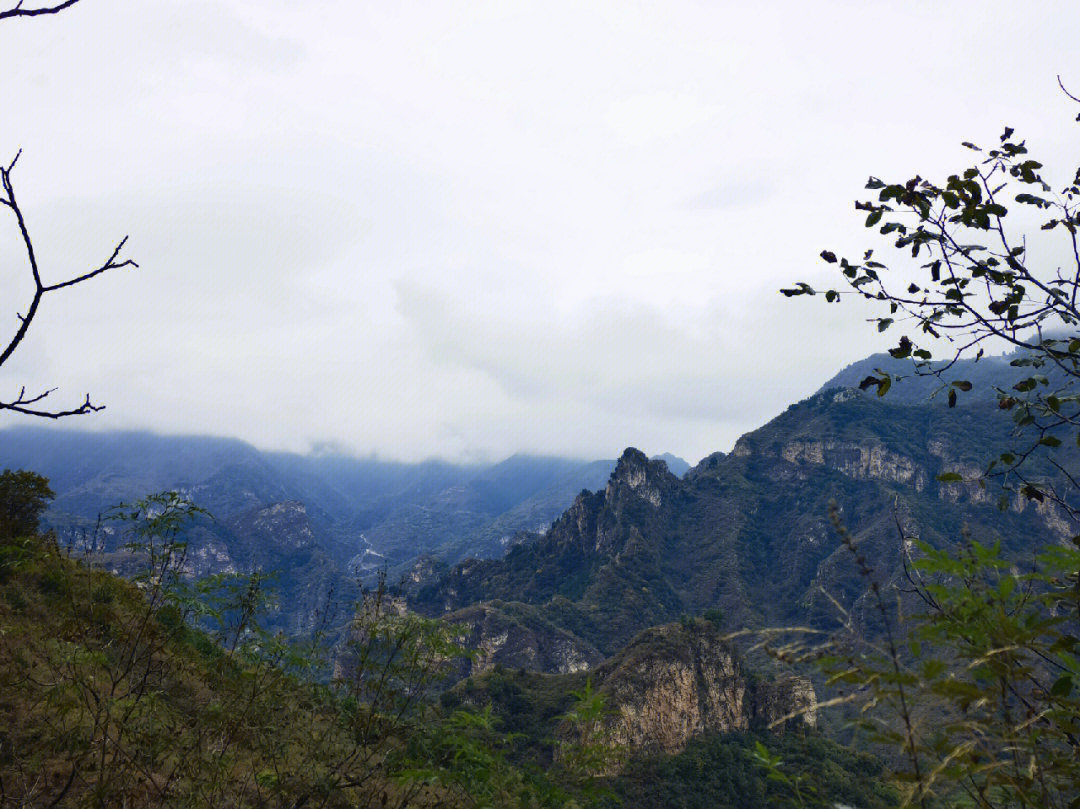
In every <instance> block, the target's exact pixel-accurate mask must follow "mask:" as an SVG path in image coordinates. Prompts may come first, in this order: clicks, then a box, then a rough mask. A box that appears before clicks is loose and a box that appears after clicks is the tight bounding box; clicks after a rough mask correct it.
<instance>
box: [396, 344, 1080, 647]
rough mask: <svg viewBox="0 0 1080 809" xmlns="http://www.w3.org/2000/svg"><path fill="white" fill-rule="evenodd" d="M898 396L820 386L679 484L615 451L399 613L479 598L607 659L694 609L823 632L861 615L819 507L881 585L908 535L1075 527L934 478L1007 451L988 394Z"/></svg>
mask: <svg viewBox="0 0 1080 809" xmlns="http://www.w3.org/2000/svg"><path fill="white" fill-rule="evenodd" d="M865 362H866V363H867V364H870V363H875V364H878V363H879V358H870V359H869V360H867V361H865ZM978 368H979V369H980V371H981V370H982V369H985V368H991V369H993V370H994V372H995V374H996V375H993V374H992V375H991V377H990V378H991V380H993V381H995V382H996V383H1002V382H1003V381H1005V380H1003V378H1002V375H1003V374H1005V373H1006V372H1007V371H1015V369H1012V368H1011V367H1010V366H1009V365H1008V363H987V362H986V361H985V360H984V361H983V362H982V363H981V364H979V365H978ZM863 370H864V369H863V368H858V369H854V370H852V369H849V370H848V371H847V372H845V374H844V375H841V377H840V378H839V379H840V381H841V383H843V382H845V381H848V380H854V379H855V377H856V376H858V375H859V374H861V373H863ZM957 370H958V371H959V372H962V373H968V374H972V373H973V372H974V370H975V368H973V367H970V366H969V367H964V366H962V365H961V366H958V368H957ZM856 384H857V382H856ZM903 384H906V383H901V385H900V387H902V386H903ZM909 401H910V400H909V399H907V398H904V397H900V398H898V399H896V400H894V399H893V398H892V396H891V394H890V395H889V396H886V397H884V398H878V397H877V396H875V395H873V393H864V392H861V391H859V390H858V389H857V388H852V387H835V386H830V387H829V388H828V389H826V390H823V391H822V392H819V393H818V394H815V395H814V396H812V397H810V398H809V399H807V400H805V401H803V402H800V403H798V404H795V405H792V406H791V407H790V408H788V410H787V411H786V412H785V413H783V414H781V415H780V416H778V417H777V418H776V419H774V420H773V421H771V422H769V423H768V424H766V425H765V426H763V427H761V428H760V429H758V430H755V431H753V432H751V433H749V434H747V435H745V436H743V437H742V438H740V439H739V441H738V442H737V443H736V445H735V447H734V449H733V450H732V451H731V452H730V453H729V454H726V455H725V454H722V453H716V454H714V455H711V456H709V457H707V458H705V459H703V460H702V462H701V463H699V464H698V465H697V466H696V467H694V468H693V469H691V470H690V471H689V472H688V473H687V474H686V475H685V476H684V477H683V478H681V479H680V478H677V477H676V476H674V475H672V474H671V473H670V472H669V471H668V469H667V467H666V465H665V464H663V463H661V462H659V461H652V460H649V459H648V458H647V457H646V456H645V455H644V454H642V453H641V452H639V451H637V450H635V449H628V450H626V452H625V453H624V454H623V455H622V457H621V458H620V459H619V461H618V464H617V465H616V468H615V470H614V472H613V473H612V475H611V477H610V479H609V481H608V483H607V485H606V487H605V488H604V489H602V490H599V491H593V492H584V493H582V494H581V495H580V496H579V497H578V498H577V500H575V502H574V504H573V505H572V506H571V507H570V508H569V509H568V510H567V511H566V512H565V513H564V514H563V515H562V516H561V517H560V518H559V519H558V520H556V521H555V522H554V523H553V524H552V526H551V528H550V529H549V530H548V531H547V532H546V533H544V534H543V535H535V536H533V537H531V538H530V539H528V540H527V541H523V542H520V543H519V544H517V545H515V546H514V547H513V548H511V550H510V551H509V552H508V553H507V555H506V556H505V557H504V558H502V559H498V560H476V561H466V562H463V563H461V564H458V565H456V566H454V567H452V568H451V569H449V570H448V571H445V572H443V573H441V574H438V575H436V576H433V577H431V578H429V579H428V580H426V581H424V580H421V581H419V582H418V583H417V586H415V587H414V588H413V590H412V594H411V598H412V603H413V604H414V605H415V606H416V608H418V609H421V610H424V611H427V612H429V613H431V614H450V615H454V614H455V611H457V610H461V609H463V608H465V607H467V606H469V605H471V604H476V603H480V602H483V603H484V604H485V605H486V606H488V607H489V608H490V609H499V610H503V611H504V612H506V611H508V610H510V609H512V608H513V609H518V610H519V611H520V609H521V608H520V607H517V606H515V605H525V606H527V607H529V608H530V610H531V611H532V613H531V614H532V615H533V616H534V617H533V621H534V622H535V621H539V620H541V619H542V620H543V621H546V622H548V623H549V624H550V625H552V626H554V627H557V628H558V629H560V630H565V631H567V632H570V633H572V634H573V635H574V636H576V637H577V638H579V639H580V642H581V644H582V648H587V647H590V646H591V647H594V648H595V649H597V650H599V652H600V653H602V654H604V655H610V654H614V653H615V652H617V651H618V650H619V649H620V648H622V647H623V646H624V645H625V644H626V643H628V642H629V641H630V640H631V638H633V637H634V636H635V635H636V633H638V632H640V631H641V630H643V629H645V628H647V627H649V626H653V625H657V624H661V623H664V622H667V621H671V620H674V619H675V618H677V617H678V616H679V615H681V614H688V615H701V614H702V613H703V612H704V611H705V610H707V609H714V608H715V609H720V610H722V612H723V614H724V615H725V616H726V617H725V621H726V625H727V626H728V627H729V628H731V629H738V628H740V627H743V626H747V627H761V626H784V625H793V624H804V623H807V622H809V623H811V624H814V625H818V626H832V625H835V621H836V619H837V616H838V613H837V612H836V609H835V607H834V606H833V601H832V600H833V599H835V601H836V603H838V604H840V605H841V606H842V607H843V608H844V609H846V610H849V611H851V612H852V613H853V614H854V615H855V616H856V618H865V614H866V609H865V608H866V604H867V601H868V598H867V596H868V592H869V581H868V580H866V579H865V578H864V577H861V576H860V574H859V571H858V568H857V565H856V564H855V560H854V559H853V558H852V557H853V555H852V554H851V553H850V552H849V551H848V550H847V549H845V548H843V547H842V546H840V545H839V543H838V542H837V539H836V533H835V531H834V529H833V527H832V525H831V524H830V516H829V512H830V508H829V506H830V502H834V501H835V502H836V503H837V504H838V516H839V519H841V520H842V521H843V522H844V524H845V525H846V526H847V528H848V529H849V530H850V531H851V533H852V535H853V536H854V537H855V538H856V540H857V542H858V544H859V549H860V553H861V554H863V555H864V556H865V557H866V559H867V560H868V561H869V564H870V565H871V567H872V568H873V570H874V574H873V575H874V577H875V578H876V579H877V580H878V581H879V582H881V583H882V584H884V583H888V582H895V581H899V580H901V578H902V576H903V575H904V557H905V553H907V552H910V551H911V547H912V546H911V543H910V539H911V538H912V537H919V538H921V539H923V540H926V541H928V542H930V543H931V544H934V545H944V544H948V543H951V542H955V541H959V540H960V539H961V537H962V534H963V531H964V530H967V531H969V532H970V533H971V534H972V535H973V536H975V537H976V538H978V539H980V540H981V541H984V542H992V541H995V540H1000V541H1001V542H1002V543H1003V545H1004V546H1005V548H1006V549H1007V550H1009V551H1011V552H1013V553H1014V554H1017V555H1022V554H1024V553H1025V552H1029V551H1030V550H1031V548H1032V547H1033V546H1037V545H1041V544H1044V543H1047V542H1063V541H1065V540H1067V539H1068V538H1069V537H1071V536H1072V535H1073V533H1075V531H1074V529H1073V527H1072V525H1071V524H1070V523H1069V521H1068V520H1067V519H1066V517H1065V515H1064V514H1063V513H1062V511H1061V510H1060V509H1058V508H1057V507H1055V506H1053V505H1052V504H1050V503H1049V502H1046V503H1041V502H1034V501H1028V500H1025V499H1020V498H1017V497H1010V498H1009V499H1008V501H1007V503H1006V505H1007V508H1006V510H1005V511H1001V510H999V508H998V507H997V501H998V494H997V493H995V492H993V491H992V485H991V486H990V487H988V488H987V489H985V490H984V489H982V488H980V487H979V486H978V485H976V484H974V483H970V484H964V483H961V484H956V483H941V482H939V481H938V480H937V476H938V475H939V474H941V473H943V472H959V473H961V474H962V475H963V476H964V477H973V476H975V475H977V474H978V473H979V472H980V471H981V470H982V469H983V468H984V467H985V464H986V462H987V460H989V458H991V457H993V456H994V455H995V454H997V453H998V452H1000V451H1001V450H1002V449H1003V448H1004V447H1005V446H1006V444H1007V441H1008V436H1007V432H1008V428H1009V426H1010V423H1009V420H1008V418H1007V416H1006V415H1004V414H1002V413H1000V412H999V411H998V409H997V407H996V405H995V404H994V403H993V402H992V401H988V400H981V401H980V400H978V399H974V400H969V401H968V403H967V404H966V405H964V406H961V407H957V408H954V409H950V408H948V407H946V406H945V403H944V402H943V401H940V400H937V401H933V402H930V403H926V402H923V401H919V402H917V403H914V402H913V403H909ZM1060 452H1062V453H1064V455H1063V456H1062V457H1061V459H1062V460H1066V462H1065V464H1064V465H1065V466H1066V468H1068V467H1069V466H1070V464H1073V463H1075V462H1076V460H1077V458H1075V457H1073V456H1075V455H1077V450H1075V449H1067V448H1064V447H1063V448H1061V450H1060ZM1069 457H1072V458H1073V460H1072V461H1068V460H1067V458H1069ZM1046 469H1047V467H1044V469H1043V471H1046ZM421 578H422V577H421ZM507 644H511V645H512V641H511V640H508V641H507Z"/></svg>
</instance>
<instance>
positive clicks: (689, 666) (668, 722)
mask: <svg viewBox="0 0 1080 809" xmlns="http://www.w3.org/2000/svg"><path fill="white" fill-rule="evenodd" d="M593 679H594V682H595V683H596V684H598V688H599V691H600V692H601V693H602V694H604V695H605V697H606V698H607V707H608V708H609V709H610V710H611V711H612V713H611V717H610V719H609V720H608V721H607V730H608V736H609V740H610V742H611V743H612V744H614V745H618V746H619V747H621V748H623V749H624V750H625V751H626V752H627V753H629V754H631V755H638V754H643V753H644V754H655V753H665V754H672V753H677V752H680V751H681V750H683V749H684V748H685V747H686V745H687V743H688V742H689V741H690V740H691V739H692V738H694V737H695V736H701V735H703V734H710V733H727V732H730V731H740V730H747V729H749V728H750V727H756V726H765V727H769V726H775V729H779V730H783V728H784V727H785V726H786V725H785V719H786V720H787V722H790V723H794V724H806V725H809V726H813V725H814V724H815V723H816V719H817V717H816V706H817V699H816V695H815V693H814V688H813V686H812V685H811V683H810V682H809V680H806V679H805V678H797V677H796V678H786V679H783V680H777V681H764V682H763V681H760V680H758V679H756V678H754V679H751V678H748V676H747V675H746V673H745V671H744V666H743V663H742V661H741V660H740V658H739V656H738V654H737V653H736V652H735V650H734V649H733V648H732V647H731V646H730V645H728V644H727V643H725V642H724V641H723V640H722V639H721V637H720V635H719V633H718V632H717V631H716V629H715V628H713V626H712V625H711V624H709V623H707V622H705V621H701V620H699V621H692V622H684V623H674V624H666V625H663V626H659V627H654V628H652V629H649V630H646V631H645V632H643V633H641V634H640V635H638V636H637V637H636V638H635V639H634V640H633V641H632V642H631V643H630V644H629V645H628V646H627V647H626V648H625V649H623V650H622V651H621V652H619V654H617V655H616V656H615V657H614V658H612V659H611V660H609V661H607V662H605V663H604V664H602V665H601V666H599V667H598V668H597V669H596V670H595V672H594V674H593ZM777 723H779V724H777Z"/></svg>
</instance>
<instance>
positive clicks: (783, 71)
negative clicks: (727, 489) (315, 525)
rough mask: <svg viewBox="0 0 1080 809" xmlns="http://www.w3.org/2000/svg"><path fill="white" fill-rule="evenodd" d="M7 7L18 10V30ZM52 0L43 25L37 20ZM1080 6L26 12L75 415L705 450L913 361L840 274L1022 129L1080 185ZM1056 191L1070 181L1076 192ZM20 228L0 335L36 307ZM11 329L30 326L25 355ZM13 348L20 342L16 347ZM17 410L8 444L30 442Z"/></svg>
mask: <svg viewBox="0 0 1080 809" xmlns="http://www.w3.org/2000/svg"><path fill="white" fill-rule="evenodd" d="M10 5H12V3H10V2H2V0H0V8H6V7H8V6H10ZM26 5H27V6H29V5H32V3H31V2H30V0H27V3H26ZM1077 31H1080V4H1077V3H1076V2H1074V1H1073V0H1070V1H1069V2H1039V1H1038V0H1035V1H1034V2H1027V3H1016V2H1014V0H1010V1H1009V2H992V1H988V0H981V2H940V0H939V1H936V2H923V0H912V2H905V3H893V2H879V1H877V0H860V1H859V2H816V3H807V2H804V1H803V0H800V2H756V3H744V2H683V1H682V0H665V2H662V3H635V2H618V3H592V2H567V3H563V2H556V1H555V0H545V1H544V2H520V3H516V2H507V1H506V0H502V1H501V2H483V0H472V2H464V3H454V2H398V1H395V2H358V1H357V0H309V1H308V2H304V3H297V2H288V1H287V0H153V2H147V0H81V2H80V3H78V4H77V5H76V6H75V7H73V8H71V9H69V10H67V11H65V12H63V13H61V14H59V15H56V16H54V17H41V18H35V19H15V20H7V21H0V159H4V160H5V161H6V160H8V159H10V158H11V157H13V156H14V154H15V152H16V151H17V150H18V149H20V148H21V149H22V150H23V153H22V156H21V158H20V160H19V163H18V165H17V167H16V169H15V171H14V175H13V180H14V183H15V188H16V193H17V195H18V200H19V203H20V206H21V207H22V209H23V211H24V214H25V216H26V218H27V223H28V226H29V228H30V232H31V235H32V238H33V240H34V246H35V249H36V251H37V253H38V254H39V258H40V263H41V266H42V272H43V276H44V279H45V281H46V283H50V282H54V281H59V280H63V279H65V278H67V277H70V276H72V275H77V274H79V273H80V272H85V271H87V270H89V269H92V268H93V267H95V266H97V265H99V264H100V263H101V262H102V261H103V260H104V259H105V258H106V257H107V256H108V254H109V253H110V252H111V250H112V248H113V247H114V246H115V244H116V242H117V241H118V240H119V239H120V238H121V237H123V236H124V235H128V236H129V237H130V239H129V241H128V244H127V246H126V248H125V253H124V255H125V256H126V257H130V258H132V259H134V260H136V261H137V262H138V263H139V268H138V269H137V270H135V269H121V270H117V271H114V272H111V273H109V274H106V275H104V276H101V277H99V278H95V279H93V280H92V281H91V282H89V283H87V284H84V285H80V286H77V287H73V288H70V289H65V290H60V291H57V292H55V293H50V294H49V295H48V296H46V298H45V299H44V300H43V303H42V307H41V309H40V310H39V314H38V316H37V318H35V320H34V322H33V326H32V329H31V330H30V332H29V335H28V337H27V339H26V340H25V341H24V343H23V344H22V345H21V346H20V348H19V350H18V351H17V352H16V354H14V355H13V356H12V358H11V359H10V360H9V361H8V362H7V363H5V364H4V366H3V367H2V368H0V395H2V396H7V397H10V396H12V395H13V394H14V393H15V392H17V390H18V388H19V387H20V386H22V385H26V386H27V388H28V390H38V389H46V388H51V387H58V388H59V390H58V391H57V392H56V393H54V394H53V396H52V398H53V400H54V401H55V402H56V403H57V405H69V404H78V403H79V402H81V401H82V398H83V395H84V394H85V393H86V392H90V393H91V394H92V397H93V398H94V400H95V401H99V402H101V403H103V404H105V405H106V406H107V409H106V410H105V411H103V412H101V413H98V414H94V415H91V416H86V417H82V418H81V419H80V420H78V421H77V422H74V421H73V420H72V419H68V420H65V421H64V422H62V423H61V424H60V425H58V426H62V427H65V428H71V427H72V426H78V427H80V428H86V429H98V430H103V429H120V428H124V429H127V428H136V429H151V430H155V431H158V432H164V433H201V434H212V435H223V436H235V437H239V438H242V439H245V440H247V441H250V442H251V443H253V444H255V445H256V446H259V447H262V448H270V449H286V450H291V451H299V452H305V451H309V450H311V449H313V448H319V449H326V448H333V449H336V450H339V451H344V452H349V453H355V454H360V455H368V454H372V453H374V454H377V455H378V456H380V457H385V458H396V459H403V460H418V459H421V458H426V457H441V458H446V459H450V460H457V461H464V460H468V461H475V460H497V459H500V458H502V457H505V456H507V455H510V454H512V453H515V452H530V453H541V454H560V455H569V456H576V457H582V458H598V457H609V458H610V457H615V456H616V455H617V454H618V453H619V452H620V451H621V450H622V449H623V448H624V447H626V446H630V445H633V446H637V447H640V448H641V449H643V450H645V451H647V452H649V453H660V452H673V453H675V454H678V455H681V456H683V457H685V458H687V459H688V460H690V461H691V462H694V461H696V460H698V459H699V458H701V457H702V456H704V455H706V454H708V453H710V452H713V451H716V450H722V451H728V450H730V449H731V446H732V445H733V443H734V441H735V440H736V439H737V438H738V436H739V435H741V434H743V433H745V432H747V431H748V430H751V429H754V428H756V427H758V426H760V425H762V424H763V423H765V422H766V421H767V420H768V419H769V418H771V417H773V416H774V415H776V414H777V413H779V412H781V411H783V410H784V409H785V407H786V406H787V405H788V404H790V403H792V402H794V401H797V400H799V399H802V398H805V397H806V396H808V395H810V394H811V393H813V392H814V391H815V390H816V389H817V388H818V387H819V386H820V385H821V384H822V383H823V382H824V381H825V380H827V379H828V378H829V377H831V376H832V375H833V374H835V373H836V372H837V371H839V370H840V369H841V368H842V367H843V366H845V365H846V364H848V363H851V362H853V361H855V360H858V359H861V358H862V357H864V356H866V355H868V354H870V353H872V352H874V351H880V350H883V349H884V348H886V347H887V346H888V345H891V344H892V343H891V342H890V341H889V340H888V339H887V337H891V336H892V335H884V336H879V335H878V334H877V333H876V331H875V330H874V329H873V328H872V326H870V325H868V324H867V323H866V322H865V320H866V318H868V317H873V316H875V315H877V314H881V313H880V312H877V311H876V310H871V309H867V308H865V307H863V306H861V305H859V304H857V303H852V302H845V303H844V304H842V305H840V306H826V305H825V304H824V302H823V301H821V300H820V299H818V300H806V299H787V298H784V297H783V296H781V295H780V294H779V293H778V289H779V288H780V287H782V286H789V285H791V284H792V283H793V282H794V281H797V280H805V281H808V282H810V283H811V284H815V285H819V286H827V285H829V284H830V283H835V281H836V279H835V278H834V276H833V273H834V272H835V269H831V268H830V267H829V266H828V265H825V264H824V263H823V262H822V261H821V260H820V259H819V258H818V254H819V253H820V252H821V250H822V249H825V248H828V249H831V250H834V251H836V252H837V253H847V254H850V255H853V256H857V255H858V254H861V252H862V250H863V249H865V248H866V247H868V246H876V243H875V242H874V240H873V235H872V234H871V233H870V232H868V231H866V230H864V229H863V227H862V217H860V216H858V215H857V213H856V212H855V211H854V210H853V206H852V201H853V200H854V199H856V198H858V197H860V196H861V195H862V193H863V191H862V189H863V185H864V184H865V182H866V178H867V177H868V176H869V175H875V176H881V177H884V178H886V179H888V178H894V179H906V178H907V177H909V176H911V175H912V174H914V173H920V174H922V175H923V176H930V177H933V176H938V175H943V174H946V173H952V172H955V171H956V170H958V169H961V168H963V167H965V166H966V165H969V162H968V161H969V154H970V153H968V152H967V151H966V150H964V149H963V148H962V147H960V145H959V144H960V142H961V141H964V140H973V141H976V142H982V143H990V142H993V141H994V140H995V139H996V137H997V135H998V134H999V133H1000V132H1001V129H1002V127H1003V126H1004V125H1010V126H1014V127H1016V129H1017V132H1018V134H1019V135H1020V136H1023V137H1026V138H1027V140H1028V144H1029V146H1030V147H1031V148H1032V151H1033V152H1034V153H1035V154H1036V155H1037V156H1041V159H1042V160H1043V162H1044V163H1046V164H1047V165H1048V166H1050V167H1054V166H1058V167H1060V168H1061V171H1062V172H1063V173H1064V172H1066V171H1068V172H1070V176H1071V171H1072V169H1074V168H1075V166H1076V162H1077V161H1076V156H1077V152H1078V150H1077V144H1078V140H1080V139H1078V134H1080V126H1078V125H1076V124H1075V123H1073V119H1074V117H1075V116H1076V113H1077V112H1078V110H1076V109H1075V108H1074V106H1071V102H1068V101H1067V100H1066V99H1065V98H1064V96H1063V95H1062V93H1061V91H1060V90H1059V88H1058V86H1057V80H1056V78H1055V77H1056V76H1057V75H1058V74H1060V75H1061V77H1062V80H1063V81H1064V82H1065V83H1066V85H1067V86H1071V87H1072V88H1073V89H1074V94H1077V93H1076V91H1077V90H1080V45H1077V38H1076V32H1077ZM1063 179H1064V178H1063ZM17 235H18V234H17V231H16V229H15V224H14V221H13V219H12V217H10V216H9V215H8V214H7V211H6V210H0V326H2V327H3V328H5V329H8V330H10V332H11V333H13V332H14V330H15V328H16V327H17V320H16V313H18V312H24V311H25V307H26V305H27V304H28V301H29V298H30V296H31V294H32V287H31V282H30V279H29V270H28V266H27V263H26V259H25V255H24V254H23V253H22V252H20V243H19V241H18V238H17ZM7 333H8V332H4V334H5V335H6V334H7ZM4 339H5V340H6V337H5V338H4ZM27 421H28V420H27V418H26V417H19V416H15V415H12V414H0V428H2V427H5V426H9V425H14V424H26V423H27Z"/></svg>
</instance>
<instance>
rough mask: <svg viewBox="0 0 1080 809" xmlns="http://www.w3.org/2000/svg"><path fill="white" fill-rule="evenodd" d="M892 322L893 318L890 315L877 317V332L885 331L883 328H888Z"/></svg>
mask: <svg viewBox="0 0 1080 809" xmlns="http://www.w3.org/2000/svg"><path fill="white" fill-rule="evenodd" d="M892 324H893V319H892V318H891V317H882V318H878V324H877V330H878V331H879V332H881V331H885V329H887V328H889V326H891V325H892Z"/></svg>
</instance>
